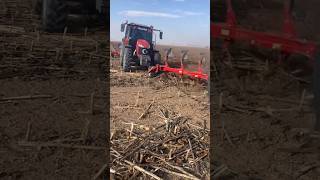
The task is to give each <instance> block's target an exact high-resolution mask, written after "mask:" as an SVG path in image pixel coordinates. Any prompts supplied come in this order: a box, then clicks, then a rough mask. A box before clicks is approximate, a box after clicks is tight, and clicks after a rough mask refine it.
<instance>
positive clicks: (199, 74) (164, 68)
mask: <svg viewBox="0 0 320 180" xmlns="http://www.w3.org/2000/svg"><path fill="white" fill-rule="evenodd" d="M170 52H171V48H170V49H169V50H168V51H167V53H166V58H165V64H164V65H160V64H157V65H155V66H153V67H151V68H150V69H149V71H148V72H149V75H151V76H153V75H156V74H159V73H162V72H172V73H175V74H178V75H180V77H183V76H188V77H191V78H194V79H202V80H206V81H208V75H207V74H205V73H203V69H202V61H203V59H201V60H200V61H199V64H198V70H197V71H189V70H186V69H185V68H184V65H183V60H184V57H185V56H186V52H184V53H183V55H182V57H181V63H180V64H181V65H180V67H179V68H173V67H170V66H169V64H168V58H169V54H170Z"/></svg>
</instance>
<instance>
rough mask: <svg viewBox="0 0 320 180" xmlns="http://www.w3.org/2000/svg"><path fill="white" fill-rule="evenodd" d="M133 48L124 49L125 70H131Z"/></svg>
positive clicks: (123, 67) (123, 66) (123, 65)
mask: <svg viewBox="0 0 320 180" xmlns="http://www.w3.org/2000/svg"><path fill="white" fill-rule="evenodd" d="M132 56H133V54H132V49H131V48H125V49H124V56H123V60H122V69H123V71H124V72H128V71H130V67H131V66H130V63H131V62H132V58H133V57H132Z"/></svg>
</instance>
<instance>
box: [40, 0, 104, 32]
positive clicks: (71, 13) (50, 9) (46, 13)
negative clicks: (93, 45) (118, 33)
mask: <svg viewBox="0 0 320 180" xmlns="http://www.w3.org/2000/svg"><path fill="white" fill-rule="evenodd" d="M34 1H35V12H36V14H38V15H39V16H40V17H41V27H42V29H43V30H44V31H47V32H63V31H64V29H65V27H67V26H68V28H69V25H70V26H71V27H75V26H78V25H80V24H81V25H82V27H91V26H96V25H101V24H103V25H105V24H106V23H107V17H108V14H109V12H108V9H109V7H108V5H109V2H107V0H34ZM70 29H71V28H70Z"/></svg>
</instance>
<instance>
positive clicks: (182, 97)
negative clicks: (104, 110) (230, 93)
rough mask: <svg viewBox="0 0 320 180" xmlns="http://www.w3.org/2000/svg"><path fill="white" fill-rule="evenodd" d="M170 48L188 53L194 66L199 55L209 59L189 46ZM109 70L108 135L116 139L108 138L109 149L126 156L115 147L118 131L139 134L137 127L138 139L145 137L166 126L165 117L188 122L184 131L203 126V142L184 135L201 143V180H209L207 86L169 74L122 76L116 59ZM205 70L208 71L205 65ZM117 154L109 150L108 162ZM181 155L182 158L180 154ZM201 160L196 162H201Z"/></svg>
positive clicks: (205, 50) (163, 155)
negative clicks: (109, 158)
mask: <svg viewBox="0 0 320 180" xmlns="http://www.w3.org/2000/svg"><path fill="white" fill-rule="evenodd" d="M167 47H169V46H160V45H159V49H160V51H161V52H162V53H163V51H164V50H163V49H164V48H167ZM172 48H173V51H174V52H175V53H176V52H179V51H180V50H181V49H189V51H190V55H189V60H190V61H191V62H193V63H194V64H196V63H197V61H198V59H199V58H201V56H200V52H206V56H207V57H209V55H208V54H209V53H208V50H207V49H200V48H190V47H172ZM110 67H111V70H110V71H111V76H110V87H111V91H110V92H111V134H115V135H114V136H115V138H114V139H111V142H112V143H111V148H114V149H119V150H121V152H122V153H123V154H125V152H126V148H125V147H119V145H117V144H118V143H117V140H119V139H120V138H119V137H117V134H119V132H121V130H123V129H126V131H127V132H130V131H133V132H134V133H137V134H139V133H141V129H139V127H143V128H142V133H143V134H142V135H141V136H144V135H145V134H149V133H151V134H152V133H154V132H155V129H156V128H157V127H159V126H162V125H164V124H166V123H167V121H168V118H169V119H172V121H173V122H178V121H180V120H187V124H188V129H187V130H189V128H190V129H195V130H196V131H198V130H197V129H199V128H200V131H202V130H201V129H202V128H203V127H204V128H205V129H206V130H205V132H204V137H205V138H206V140H201V141H199V140H196V139H195V138H193V137H191V136H192V135H191V134H186V136H190V137H189V138H190V140H191V144H193V146H195V145H197V143H199V142H201V143H203V145H204V147H203V148H200V149H199V152H200V153H201V154H202V156H203V153H204V156H203V157H202V158H203V160H204V162H203V164H206V165H205V166H204V168H203V170H204V171H205V172H204V173H203V174H204V176H202V178H205V177H206V178H208V177H209V176H208V174H209V166H208V163H209V160H208V154H209V149H208V148H209V139H208V131H209V126H210V123H209V122H210V119H209V118H210V116H209V113H210V112H209V94H208V87H207V86H206V85H203V84H198V83H196V82H194V81H190V80H188V79H183V81H181V79H180V78H177V77H174V76H170V75H168V76H166V77H156V78H149V77H147V76H146V75H147V72H145V71H136V72H131V73H124V72H122V70H121V67H120V64H119V59H113V60H111V66H110ZM195 67H196V66H195ZM206 68H208V66H207V67H206ZM193 70H197V69H196V68H195V69H193ZM162 112H168V114H169V115H168V117H167V118H166V117H164V116H162V115H163V114H162ZM176 127H179V128H183V125H176ZM154 128H155V129H154ZM160 129H161V128H160ZM159 131H160V130H159ZM144 133H145V134H144ZM123 134H127V133H125V132H124V133H122V135H123ZM161 134H162V135H163V136H165V139H170V138H173V137H176V138H177V137H179V134H171V133H168V134H166V132H161ZM118 136H119V135H118ZM132 136H134V135H132ZM136 136H138V135H136ZM180 136H181V134H180ZM138 137H139V136H138ZM182 137H183V136H182ZM173 139H175V138H173ZM141 141H142V140H140V139H139V138H138V139H133V140H131V141H130V140H129V142H127V141H125V143H129V144H130V143H131V144H134V143H136V144H139V143H140V142H141ZM179 141H180V140H174V141H172V142H170V143H173V144H176V145H177V146H178V144H179ZM181 141H183V139H181ZM113 142H114V143H113ZM149 145H150V144H149ZM149 145H145V146H141V147H140V151H147V150H148V149H149V147H148V146H149ZM160 145H161V144H159V146H160ZM180 145H181V142H180ZM137 146H138V145H135V146H133V147H137ZM128 147H131V146H129V145H128ZM159 148H160V147H159ZM185 148H186V149H185ZM188 148H189V146H187V147H182V148H181V149H182V150H188ZM164 149H166V148H164ZM181 149H176V150H173V152H172V154H173V155H174V154H176V153H178V152H179V151H180V150H181ZM116 152H117V151H116V150H114V151H111V159H117V158H116V157H117V156H116V155H113V154H114V153H115V154H117V153H116ZM164 152H165V150H164ZM196 152H197V149H194V153H195V156H197V155H198V154H196ZM145 153H146V152H145ZM147 154H148V153H146V155H145V156H148V155H147ZM160 154H161V153H160ZM159 156H160V155H159ZM161 156H162V157H163V158H164V159H166V160H168V154H166V153H164V154H162V155H161ZM180 156H183V155H180ZM187 156H188V155H187ZM202 158H201V159H199V160H200V161H202ZM183 161H184V160H183ZM115 162H116V161H115ZM157 163H159V162H158V161H157V160H154V162H153V163H151V165H152V164H157ZM168 163H176V164H175V165H177V166H181V167H182V165H183V164H185V162H180V163H179V162H177V161H174V160H171V161H170V158H169V160H168ZM161 164H163V163H161V162H160V164H159V166H161ZM186 164H188V163H186ZM117 165H118V166H119V164H117V163H114V167H112V168H119V167H118V166H117ZM189 165H192V164H190V163H189ZM145 166H148V164H146V165H145ZM121 167H123V166H121ZM119 169H120V168H119ZM151 169H152V168H151ZM174 170H175V172H176V171H177V170H176V169H174ZM119 171H121V170H119ZM119 171H118V172H119ZM162 171H163V170H162ZM177 172H179V171H177ZM159 173H160V174H161V172H156V174H158V175H159ZM128 174H130V172H127V171H126V172H125V173H124V174H121V175H122V178H124V179H125V178H127V177H129V176H127V175H128ZM169 174H170V173H169ZM200 174H201V173H200ZM130 175H131V176H133V177H140V176H142V175H143V174H142V173H133V174H130ZM198 175H199V174H198ZM118 176H119V175H118ZM131 176H130V177H131ZM162 176H164V175H162ZM164 177H165V176H164ZM169 177H170V178H174V177H177V176H169ZM169 177H168V178H169Z"/></svg>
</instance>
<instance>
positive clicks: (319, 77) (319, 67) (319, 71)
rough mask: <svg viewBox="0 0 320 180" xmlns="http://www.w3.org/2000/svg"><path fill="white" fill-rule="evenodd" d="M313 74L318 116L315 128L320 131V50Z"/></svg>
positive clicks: (316, 115)
mask: <svg viewBox="0 0 320 180" xmlns="http://www.w3.org/2000/svg"><path fill="white" fill-rule="evenodd" d="M313 75H314V76H313V93H314V111H315V117H316V122H315V126H314V130H316V131H320V52H318V53H317V55H316V57H315V65H314V69H313Z"/></svg>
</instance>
